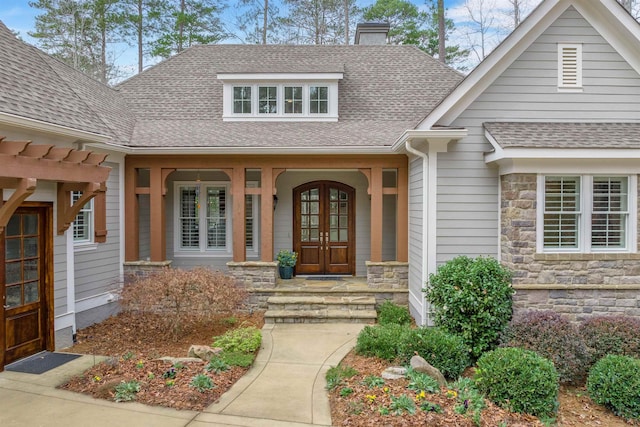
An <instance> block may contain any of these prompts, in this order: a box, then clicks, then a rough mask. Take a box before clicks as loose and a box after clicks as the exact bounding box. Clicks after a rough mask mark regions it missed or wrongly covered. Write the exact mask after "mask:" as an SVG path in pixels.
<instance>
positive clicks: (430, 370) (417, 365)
mask: <svg viewBox="0 0 640 427" xmlns="http://www.w3.org/2000/svg"><path fill="white" fill-rule="evenodd" d="M410 363H411V367H412V368H413V369H414V370H415V371H416V372H422V373H423V374H427V375H429V376H430V377H431V378H433V379H434V380H436V381H438V385H440V387H441V388H442V387H447V380H445V379H444V375H442V372H440V370H439V369H438V368H436V367H434V366H432V365H431V364H430V363H429V362H427V361H426V360H424V359H423V358H422V357H420V356H417V355H416V356H413V357H412V358H411V362H410Z"/></svg>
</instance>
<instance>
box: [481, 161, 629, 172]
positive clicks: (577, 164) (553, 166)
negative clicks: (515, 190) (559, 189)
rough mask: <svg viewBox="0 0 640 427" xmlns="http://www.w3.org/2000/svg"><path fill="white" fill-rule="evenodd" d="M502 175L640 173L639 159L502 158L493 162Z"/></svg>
mask: <svg viewBox="0 0 640 427" xmlns="http://www.w3.org/2000/svg"><path fill="white" fill-rule="evenodd" d="M493 163H494V164H496V165H498V167H499V171H500V172H499V173H500V175H507V174H512V173H535V174H539V173H542V174H569V173H571V174H607V175H612V174H613V175H619V174H625V175H631V174H639V173H640V162H638V159H637V158H603V157H592V158H589V159H584V158H527V159H522V158H521V159H517V158H515V159H514V158H502V159H499V160H495V161H493Z"/></svg>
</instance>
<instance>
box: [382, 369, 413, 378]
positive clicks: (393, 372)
mask: <svg viewBox="0 0 640 427" xmlns="http://www.w3.org/2000/svg"><path fill="white" fill-rule="evenodd" d="M406 375H407V368H403V367H401V366H390V367H388V368H387V369H385V370H384V371H383V372H382V375H381V377H382V378H384V379H385V380H399V379H402V378H404V377H405V376H406Z"/></svg>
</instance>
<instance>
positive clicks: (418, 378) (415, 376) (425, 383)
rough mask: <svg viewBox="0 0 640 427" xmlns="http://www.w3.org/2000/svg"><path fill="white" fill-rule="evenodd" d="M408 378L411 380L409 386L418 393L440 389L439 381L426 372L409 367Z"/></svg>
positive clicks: (434, 391) (433, 391)
mask: <svg viewBox="0 0 640 427" xmlns="http://www.w3.org/2000/svg"><path fill="white" fill-rule="evenodd" d="M407 379H408V380H409V384H408V385H407V388H408V389H409V390H412V391H415V392H417V393H420V392H421V391H424V392H425V393H431V394H433V393H436V392H439V391H440V384H438V381H436V380H435V379H433V378H431V377H430V376H429V375H427V374H425V373H422V372H418V371H416V370H413V369H409V370H408V371H407Z"/></svg>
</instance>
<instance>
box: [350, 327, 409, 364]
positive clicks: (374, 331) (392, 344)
mask: <svg viewBox="0 0 640 427" xmlns="http://www.w3.org/2000/svg"><path fill="white" fill-rule="evenodd" d="M410 330H411V328H410V327H409V326H406V325H404V326H403V325H396V324H394V323H390V324H388V325H375V326H365V327H364V329H363V330H362V331H360V333H359V334H358V340H357V342H356V348H355V349H356V353H357V354H360V355H362V356H374V357H379V358H380V359H385V360H393V359H395V358H397V357H398V349H399V347H400V345H401V343H402V342H403V340H404V337H405V336H406V335H407V333H408V332H409V331H410Z"/></svg>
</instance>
